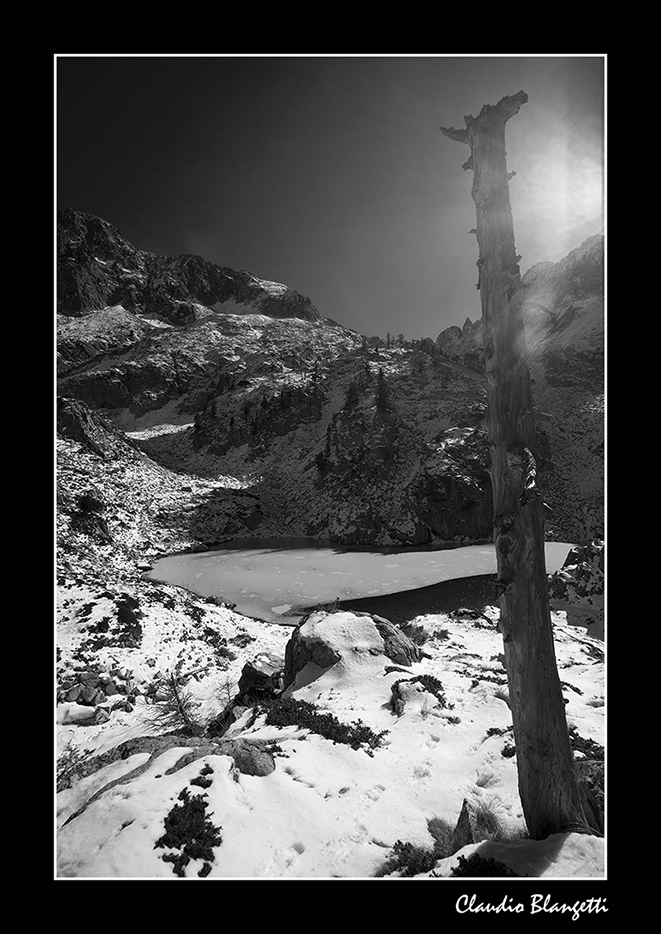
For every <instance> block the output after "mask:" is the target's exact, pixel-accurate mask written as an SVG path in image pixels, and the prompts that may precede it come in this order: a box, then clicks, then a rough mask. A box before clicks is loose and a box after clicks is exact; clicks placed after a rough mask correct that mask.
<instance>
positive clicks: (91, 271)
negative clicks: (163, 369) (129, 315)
mask: <svg viewBox="0 0 661 934" xmlns="http://www.w3.org/2000/svg"><path fill="white" fill-rule="evenodd" d="M57 233H58V270H57V279H58V291H57V309H58V312H59V313H60V314H63V315H69V316H73V317H78V316H81V315H85V314H87V313H89V312H91V311H98V310H100V309H102V308H105V307H107V306H109V305H122V306H123V307H124V308H125V309H128V310H129V311H133V312H136V313H140V314H147V315H158V316H160V317H161V318H163V319H164V320H166V321H168V322H170V323H171V324H174V325H183V324H186V323H188V322H190V321H194V320H195V317H196V315H197V313H198V312H197V307H196V306H198V305H200V306H203V307H215V306H218V305H220V306H225V305H227V310H228V311H231V312H232V313H234V314H264V315H268V316H270V317H276V318H301V319H303V320H305V321H319V320H321V315H320V314H319V312H318V311H317V309H316V308H315V307H314V305H313V304H312V302H311V301H310V299H309V298H306V297H305V296H304V295H301V293H300V292H297V291H296V290H295V289H291V288H288V287H287V286H286V285H283V284H281V283H279V282H268V281H266V280H264V279H259V278H257V276H253V275H252V273H249V272H246V271H245V270H236V269H230V268H229V267H225V266H217V265H216V264H215V263H211V262H208V261H207V260H205V259H202V257H201V256H194V255H183V256H179V257H171V256H157V255H156V254H154V253H147V252H144V251H142V250H137V249H136V248H135V247H134V246H132V244H130V243H129V242H128V240H126V238H125V237H124V236H123V235H122V234H121V233H120V232H119V230H117V228H116V227H113V225H112V224H109V223H108V222H107V221H105V220H102V219H101V218H99V217H95V216H94V215H92V214H85V213H82V212H80V211H72V210H71V209H70V208H66V209H65V210H63V211H61V212H59V213H58V230H57Z"/></svg>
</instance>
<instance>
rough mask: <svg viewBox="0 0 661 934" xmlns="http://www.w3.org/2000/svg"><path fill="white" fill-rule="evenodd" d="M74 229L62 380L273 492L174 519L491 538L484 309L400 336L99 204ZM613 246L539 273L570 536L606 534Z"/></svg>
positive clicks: (559, 496)
mask: <svg viewBox="0 0 661 934" xmlns="http://www.w3.org/2000/svg"><path fill="white" fill-rule="evenodd" d="M59 236H60V244H59V246H60V281H59V286H60V309H61V314H60V315H59V316H58V394H59V395H60V396H61V397H62V399H65V400H71V401H75V402H76V403H79V404H82V405H84V406H87V407H89V409H91V410H92V411H96V412H98V414H99V415H101V416H102V417H104V418H106V419H107V420H108V421H109V423H110V424H111V425H112V426H114V429H115V430H120V431H123V432H126V433H127V437H128V438H129V439H132V441H133V443H134V444H137V445H138V446H139V447H140V449H141V450H142V451H143V452H144V453H145V454H147V455H148V456H149V457H150V458H151V459H152V460H153V461H154V462H155V463H157V464H159V465H161V467H162V468H164V469H166V470H168V471H173V472H175V473H179V474H186V475H188V476H197V477H200V478H206V479H207V480H211V479H212V478H214V477H217V476H221V477H228V476H231V477H235V478H236V479H237V482H240V483H241V485H242V486H243V487H244V488H249V489H250V490H251V495H252V496H253V497H254V498H255V502H258V504H259V505H258V508H252V507H251V508H250V509H248V510H247V512H246V513H245V515H246V516H249V519H248V520H247V525H246V526H245V527H242V526H241V524H240V522H239V524H238V525H237V515H240V514H241V510H239V512H238V513H237V511H236V510H234V509H232V510H230V512H231V516H230V515H229V514H228V512H227V509H226V508H225V506H224V505H222V506H221V505H219V503H217V502H215V501H214V496H213V495H210V494H209V495H207V494H206V493H205V498H204V501H203V502H197V501H191V503H190V504H189V508H188V509H187V510H186V513H187V520H186V522H183V521H182V522H176V523H175V525H176V526H177V528H178V529H179V531H180V532H181V530H182V529H183V527H184V526H185V525H186V523H188V529H189V531H188V534H189V535H190V539H191V542H193V543H197V544H198V545H201V544H204V545H207V546H209V545H212V544H215V543H217V542H220V541H223V540H226V539H227V538H228V537H232V536H234V535H237V534H241V533H242V532H244V533H252V534H255V535H275V536H297V535H312V536H315V537H318V538H322V539H330V540H333V541H339V542H343V543H346V544H366V543H379V544H400V543H402V544H408V545H417V544H423V543H427V542H437V543H439V542H443V543H459V542H465V541H480V540H486V539H489V538H490V536H491V526H492V517H491V508H492V507H491V490H490V481H489V473H488V470H489V452H488V443H487V440H486V435H485V432H484V428H483V425H482V421H483V416H484V411H485V403H486V393H485V382H484V374H483V369H482V365H481V354H482V348H481V322H477V323H475V324H473V323H471V322H470V321H467V322H466V324H465V325H464V328H463V329H460V328H450V329H447V330H446V331H444V332H443V333H442V334H441V335H439V338H438V339H437V341H436V342H434V341H432V340H430V339H426V340H423V341H416V342H411V341H409V342H407V341H403V342H402V341H400V342H399V343H397V344H396V345H395V346H390V347H386V346H384V344H383V342H381V343H379V341H375V340H373V339H369V340H368V339H366V338H365V337H362V336H361V335H359V334H357V333H356V332H354V331H351V330H349V329H347V328H343V327H341V326H340V325H337V324H336V323H335V322H331V321H330V320H328V319H324V318H322V317H321V316H320V315H319V314H318V312H317V311H316V309H314V306H313V305H312V303H311V302H310V301H309V299H307V298H305V297H303V296H301V295H300V294H299V293H297V292H295V291H294V290H292V289H289V288H288V287H287V286H284V285H280V284H275V283H266V282H264V281H263V280H259V279H257V278H256V277H254V276H252V275H251V274H249V273H244V272H236V271H234V270H228V269H226V268H224V267H219V266H215V265H214V264H211V263H207V262H206V261H205V260H202V259H201V258H200V257H191V256H183V257H178V258H176V259H174V258H172V257H158V256H154V255H153V254H148V253H142V252H140V251H138V250H136V249H135V248H134V247H133V246H131V244H129V243H128V242H127V241H126V240H125V239H124V238H123V237H122V235H121V234H120V233H119V231H117V230H116V229H115V228H113V227H112V226H111V225H110V224H107V223H106V222H105V221H103V220H101V219H99V218H95V217H92V216H91V215H85V214H79V213H76V212H73V211H64V212H62V215H61V217H60V227H59ZM600 249H601V251H602V252H601V253H600ZM600 256H601V258H603V242H602V241H601V239H600V238H593V239H592V240H591V241H586V243H585V244H583V245H582V246H581V247H580V248H579V249H578V250H576V251H574V252H573V253H572V254H570V256H569V257H567V258H566V259H565V260H563V261H562V262H561V263H557V264H541V265H540V266H537V267H534V268H533V269H532V270H530V271H529V273H527V274H526V276H525V277H524V288H525V298H524V300H525V301H526V318H527V324H528V347H529V358H530V366H531V371H532V375H533V379H534V381H535V398H536V403H537V406H538V408H539V409H541V413H540V418H539V424H540V453H541V454H542V455H543V456H542V458H541V459H542V461H544V459H545V466H546V473H545V476H544V480H543V487H542V488H543V489H544V492H545V496H546V498H547V501H548V503H549V505H550V506H551V507H552V508H553V509H554V510H555V512H554V513H553V515H552V518H551V520H550V522H549V533H550V536H551V537H555V538H556V539H559V540H565V541H577V542H580V541H583V540H587V539H588V538H591V537H600V536H601V535H603V532H602V529H603V506H602V502H601V497H602V492H603V464H602V462H601V460H600V458H601V454H600V444H603V424H602V420H601V409H600V405H601V402H602V401H603V385H602V378H601V377H602V375H603V299H602V296H601V293H600V289H601V287H602V285H603V281H602V280H600V278H599V270H600V268H601V266H600V263H601V259H600ZM600 400H601V401H600ZM218 495H219V496H220V499H221V500H222V501H223V503H224V501H225V492H224V491H222V490H221V491H220V492H219V494H218ZM194 499H195V498H194V497H193V500H194ZM254 505H255V504H254V503H253V506H254Z"/></svg>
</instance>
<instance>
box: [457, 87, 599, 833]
mask: <svg viewBox="0 0 661 934" xmlns="http://www.w3.org/2000/svg"><path fill="white" fill-rule="evenodd" d="M527 100H528V97H527V95H526V94H525V93H524V92H523V91H519V93H518V94H515V95H513V96H511V97H504V98H503V99H502V100H501V101H499V102H498V104H496V105H494V106H490V105H488V104H487V105H485V106H484V107H483V108H482V110H481V112H480V114H479V115H478V117H476V118H473V117H471V116H469V117H465V118H464V119H465V122H466V128H465V129H460V130H455V129H453V128H444V127H441V131H442V132H443V133H444V134H445V135H446V136H448V137H449V138H450V139H454V140H457V141H459V142H464V143H466V144H467V145H468V146H470V150H471V154H470V157H469V159H468V160H467V162H466V163H464V166H463V167H464V169H472V170H473V187H472V196H473V200H474V202H475V209H476V214H477V228H476V231H473V232H476V233H477V242H478V246H479V259H478V260H477V267H478V277H479V278H478V283H477V287H478V288H479V289H480V297H481V305H482V322H483V333H484V352H485V360H486V377H487V393H488V412H489V414H488V427H489V441H490V445H491V480H492V486H493V499H494V542H495V547H496V557H497V567H498V576H497V585H496V586H497V588H498V593H499V604H500V622H499V626H500V630H501V632H502V635H503V645H504V654H505V664H506V668H507V675H508V682H509V695H510V707H511V710H512V720H513V726H514V741H515V747H516V757H517V768H518V775H519V794H520V797H521V803H522V806H523V813H524V816H525V819H526V823H527V826H528V831H529V833H530V834H531V836H532V837H533V838H534V839H543V838H545V837H547V836H548V835H549V834H551V833H560V832H566V831H570V830H574V831H576V830H578V831H583V832H589V828H588V827H587V822H586V819H585V816H584V811H583V807H582V804H581V799H580V795H579V790H578V784H577V781H576V777H575V774H574V768H573V755H572V751H571V746H570V742H569V732H568V729H567V722H566V717H565V709H564V702H563V697H562V689H561V685H560V679H559V676H558V668H557V662H556V658H555V648H554V644H553V631H552V626H551V614H550V609H549V601H548V592H547V576H546V562H545V554H544V505H543V503H542V500H541V498H540V496H539V491H538V489H537V485H536V452H537V441H536V432H535V421H534V412H533V399H532V388H531V382H530V374H529V371H528V367H527V363H526V340H525V331H524V324H523V314H522V303H521V301H520V280H521V276H520V269H519V261H520V260H521V257H520V256H519V255H518V254H517V252H516V247H515V243H514V225H513V221H512V210H511V206H510V197H509V179H510V178H511V176H512V175H513V174H514V173H510V174H509V175H508V172H507V162H506V152H505V124H506V123H507V121H508V120H509V119H510V117H512V116H514V115H515V114H516V113H518V111H519V108H520V107H521V105H522V104H525V103H526V101H527Z"/></svg>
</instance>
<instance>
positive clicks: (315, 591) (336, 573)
mask: <svg viewBox="0 0 661 934" xmlns="http://www.w3.org/2000/svg"><path fill="white" fill-rule="evenodd" d="M545 547H546V569H547V572H548V573H551V572H553V571H555V570H557V569H558V568H560V567H561V566H562V564H563V562H564V560H565V557H566V556H567V553H568V551H569V550H570V548H572V547H573V546H572V545H571V544H567V543H564V542H547V543H546V546H545ZM495 572H496V553H495V549H494V546H493V545H467V546H465V547H462V548H452V549H446V550H443V551H440V550H432V549H430V548H413V549H411V548H406V549H404V548H402V549H382V550H379V549H376V548H371V547H365V548H360V549H356V548H347V547H344V546H341V545H329V544H319V543H317V542H315V541H314V540H309V539H295V540H292V539H268V540H264V541H260V540H253V541H240V542H232V543H230V544H228V545H226V546H224V547H223V548H220V549H218V550H217V551H206V552H201V553H199V554H180V555H171V556H169V557H166V558H161V559H160V560H159V561H157V562H156V563H155V564H154V567H153V569H152V570H151V571H150V572H149V573H148V574H147V575H146V576H147V577H148V578H150V579H151V580H157V581H161V582H163V583H167V584H177V585H179V586H182V587H186V588H187V589H188V590H192V591H194V592H195V593H197V594H200V595H201V596H203V597H211V596H215V597H217V598H218V599H219V600H222V601H224V602H226V603H235V604H236V607H237V610H238V611H239V612H241V613H243V614H245V615H246V616H254V617H258V618H260V619H265V620H269V621H272V622H280V623H285V624H288V625H293V624H295V623H296V621H297V618H298V617H300V615H302V613H303V612H304V610H305V608H306V607H310V606H314V605H315V604H318V603H331V602H333V601H334V600H338V599H339V600H341V601H355V600H363V599H365V598H379V597H381V596H383V595H385V594H401V593H402V592H403V591H416V590H419V589H421V588H429V587H430V585H436V584H439V583H441V582H443V581H454V580H456V579H458V578H471V577H483V576H484V575H493V574H495ZM422 597H423V594H419V595H418V602H420V598H422ZM493 602H495V600H494V601H493ZM433 611H434V610H433V608H432V607H431V606H430V609H429V612H433ZM421 612H422V611H421ZM383 615H387V613H385V612H384V614H383Z"/></svg>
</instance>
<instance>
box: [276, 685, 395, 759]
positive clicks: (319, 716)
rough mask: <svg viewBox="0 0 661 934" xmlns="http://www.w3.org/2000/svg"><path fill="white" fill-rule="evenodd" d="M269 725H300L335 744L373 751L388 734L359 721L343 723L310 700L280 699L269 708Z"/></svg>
mask: <svg viewBox="0 0 661 934" xmlns="http://www.w3.org/2000/svg"><path fill="white" fill-rule="evenodd" d="M266 722H267V723H268V724H273V725H274V726H300V727H305V728H307V729H309V730H311V731H312V732H313V733H318V734H319V735H320V736H323V737H325V738H326V739H330V740H332V741H333V742H334V743H344V744H346V745H348V746H351V748H352V749H360V748H361V747H365V746H366V747H367V749H366V751H367V752H370V754H371V750H372V749H375V748H376V747H377V746H379V745H380V744H381V740H382V739H383V737H384V736H386V734H387V733H388V731H387V730H383V732H381V733H375V732H374V731H373V730H371V729H370V728H369V727H368V726H365V724H364V723H363V722H362V720H358V721H357V722H356V723H341V722H340V721H339V720H338V719H337V717H335V716H334V715H333V714H332V713H324V712H322V711H320V710H319V708H318V707H315V705H314V704H310V703H309V702H308V701H302V700H301V701H300V700H296V699H295V698H293V697H281V698H279V699H278V700H276V701H274V702H273V703H272V704H271V706H270V707H269V708H268V713H267V715H266Z"/></svg>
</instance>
